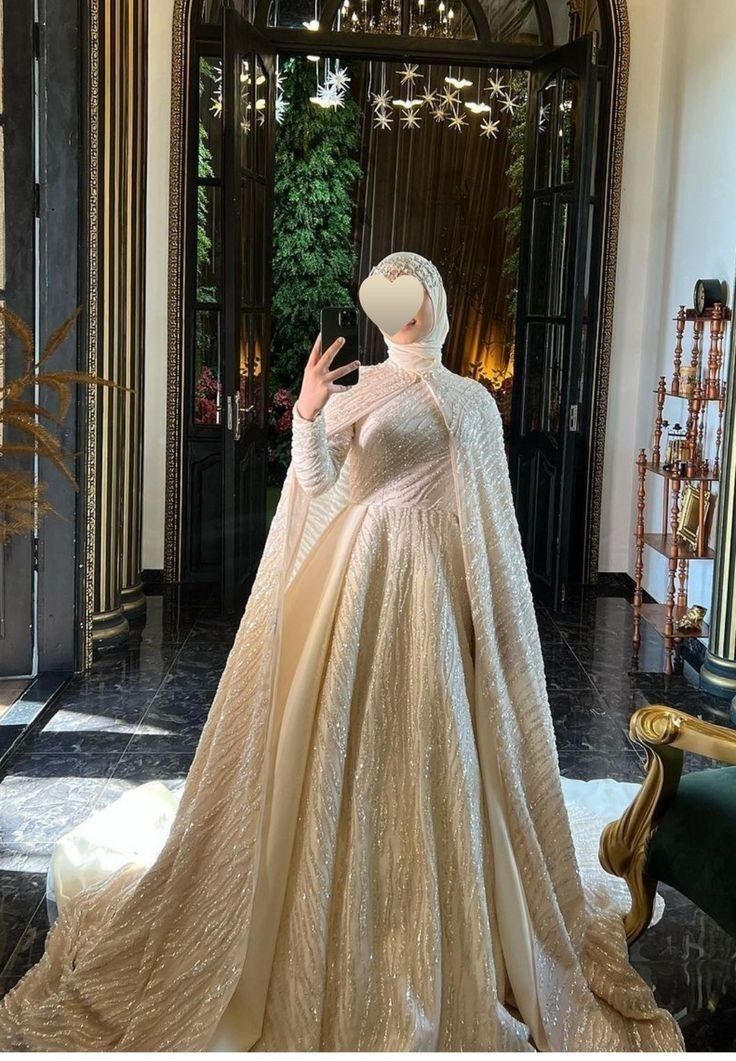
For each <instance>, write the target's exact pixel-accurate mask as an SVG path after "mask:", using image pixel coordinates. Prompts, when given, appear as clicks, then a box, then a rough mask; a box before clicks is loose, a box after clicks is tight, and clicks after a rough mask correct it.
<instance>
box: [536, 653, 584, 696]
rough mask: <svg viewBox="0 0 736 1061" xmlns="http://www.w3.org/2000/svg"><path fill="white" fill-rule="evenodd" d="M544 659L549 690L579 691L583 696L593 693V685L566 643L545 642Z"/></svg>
mask: <svg viewBox="0 0 736 1061" xmlns="http://www.w3.org/2000/svg"><path fill="white" fill-rule="evenodd" d="M542 658H543V660H544V673H545V678H546V680H547V688H548V689H550V690H552V689H577V690H579V691H580V692H581V694H582V693H586V692H588V693H592V692H593V683H592V682H591V680H590V678H589V677H588V675H587V674H586V672H585V670H584V669H583V667H582V664H581V663H580V661H579V660H578V659H577V657H576V656H575V654H574V652H573V651H572V649H571V648H570V647H569V645H567V644H566V643H565V642H564V641H552V642H550V641H543V642H542Z"/></svg>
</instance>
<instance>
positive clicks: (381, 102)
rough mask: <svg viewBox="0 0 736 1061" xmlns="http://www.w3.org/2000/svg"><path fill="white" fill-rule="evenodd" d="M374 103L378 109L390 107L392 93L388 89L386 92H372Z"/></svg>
mask: <svg viewBox="0 0 736 1061" xmlns="http://www.w3.org/2000/svg"><path fill="white" fill-rule="evenodd" d="M371 95H372V96H373V103H374V105H375V106H376V107H390V106H391V93H390V92H389V91H388V89H386V91H385V92H372V93H371Z"/></svg>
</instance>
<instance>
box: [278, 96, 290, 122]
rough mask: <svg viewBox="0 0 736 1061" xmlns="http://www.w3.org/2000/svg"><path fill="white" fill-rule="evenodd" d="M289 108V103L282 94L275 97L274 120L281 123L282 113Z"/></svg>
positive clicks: (282, 119)
mask: <svg viewBox="0 0 736 1061" xmlns="http://www.w3.org/2000/svg"><path fill="white" fill-rule="evenodd" d="M288 109H289V104H288V103H287V102H286V100H285V98H284V97H283V96H282V95H278V96H277V97H276V121H277V122H278V123H279V125H281V124H282V123H283V121H284V115H285V114H286V112H287V110H288Z"/></svg>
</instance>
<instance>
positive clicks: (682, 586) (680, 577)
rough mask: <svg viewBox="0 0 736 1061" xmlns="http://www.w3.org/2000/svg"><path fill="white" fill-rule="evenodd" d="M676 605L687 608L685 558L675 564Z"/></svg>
mask: <svg viewBox="0 0 736 1061" xmlns="http://www.w3.org/2000/svg"><path fill="white" fill-rule="evenodd" d="M677 581H678V583H679V585H678V587H677V607H678V608H682V609H683V610H686V609H687V560H680V562H679V564H678V565H677Z"/></svg>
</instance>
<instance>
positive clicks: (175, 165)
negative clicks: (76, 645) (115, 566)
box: [164, 0, 193, 582]
mask: <svg viewBox="0 0 736 1061" xmlns="http://www.w3.org/2000/svg"><path fill="white" fill-rule="evenodd" d="M192 8H193V0H175V3H174V15H173V32H172V57H171V136H170V144H171V147H170V153H169V154H170V167H169V285H168V372H167V380H166V515H165V525H164V580H165V581H166V582H177V581H178V580H179V577H180V571H181V557H180V549H179V542H180V533H181V463H182V447H183V401H182V359H183V346H184V343H183V331H184V314H183V299H184V268H183V264H184V234H185V232H186V217H185V205H186V204H185V195H186V193H185V182H184V175H185V164H186V104H187V100H186V88H187V78H186V72H187V70H188V68H189V42H190V26H191V16H192Z"/></svg>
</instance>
